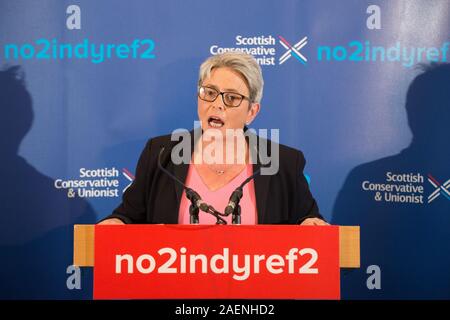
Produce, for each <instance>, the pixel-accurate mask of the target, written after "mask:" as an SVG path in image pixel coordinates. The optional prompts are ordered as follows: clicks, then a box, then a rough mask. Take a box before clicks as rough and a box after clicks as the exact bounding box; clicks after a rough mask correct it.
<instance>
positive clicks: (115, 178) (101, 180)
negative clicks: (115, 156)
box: [54, 167, 134, 198]
mask: <svg viewBox="0 0 450 320" xmlns="http://www.w3.org/2000/svg"><path fill="white" fill-rule="evenodd" d="M123 170H124V172H125V170H126V169H123ZM126 172H127V174H129V172H128V171H126ZM124 175H125V173H124ZM125 176H126V175H125ZM119 177H120V174H119V170H117V169H116V168H115V167H112V168H101V169H86V168H80V170H79V174H78V177H77V178H74V179H66V180H64V179H56V180H55V182H54V186H55V188H56V189H63V190H66V191H67V197H68V198H76V197H78V198H115V197H119V190H120V186H119V185H120V183H119ZM129 177H130V179H133V178H134V177H133V176H132V175H131V174H129ZM127 187H128V186H127ZM127 187H126V188H127ZM126 188H125V189H126ZM125 189H124V190H125Z"/></svg>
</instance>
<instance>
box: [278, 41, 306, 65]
mask: <svg viewBox="0 0 450 320" xmlns="http://www.w3.org/2000/svg"><path fill="white" fill-rule="evenodd" d="M278 38H279V39H280V40H279V42H280V44H281V45H282V46H283V47H284V48H285V49H286V52H285V53H284V54H283V55H282V56H281V57H280V59H279V63H280V64H283V63H285V62H286V61H287V60H288V59H289V58H290V57H294V58H296V59H297V60H298V61H300V62H301V63H302V64H306V62H307V59H306V57H305V56H304V55H303V54H301V53H300V50H301V49H302V48H303V47H304V46H305V45H306V44H307V43H308V37H304V38H303V39H301V40H300V41H299V42H297V43H296V44H294V45H293V46H292V45H291V44H290V43H289V42H288V41H287V40H286V39H285V38H283V37H282V36H278Z"/></svg>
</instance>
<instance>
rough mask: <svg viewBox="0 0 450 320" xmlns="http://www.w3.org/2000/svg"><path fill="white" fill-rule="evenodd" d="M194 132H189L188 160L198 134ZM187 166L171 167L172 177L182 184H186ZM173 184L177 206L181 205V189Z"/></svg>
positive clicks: (177, 184) (186, 164)
mask: <svg viewBox="0 0 450 320" xmlns="http://www.w3.org/2000/svg"><path fill="white" fill-rule="evenodd" d="M195 130H198V129H194V130H191V131H190V132H189V133H190V139H191V150H190V153H191V154H190V155H189V158H191V156H192V152H193V151H194V143H195V138H197V137H196V134H199V133H198V132H197V131H195ZM189 165H190V164H189V163H182V164H179V165H175V164H174V165H173V166H174V169H173V174H174V176H175V177H177V178H178V180H180V181H181V182H183V183H186V177H187V173H188V170H189ZM173 183H174V184H175V192H176V195H177V204H178V206H179V205H180V203H181V196H182V195H183V187H182V186H181V185H180V184H179V183H176V182H175V181H174V182H173ZM177 214H178V211H177Z"/></svg>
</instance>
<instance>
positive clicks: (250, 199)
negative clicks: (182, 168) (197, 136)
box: [178, 163, 258, 225]
mask: <svg viewBox="0 0 450 320" xmlns="http://www.w3.org/2000/svg"><path fill="white" fill-rule="evenodd" d="M252 174H253V165H252V164H248V165H247V166H246V168H245V169H244V170H242V172H241V173H240V174H239V175H238V176H236V177H235V178H234V179H233V180H231V181H230V182H229V183H228V184H227V185H225V186H223V187H222V188H220V189H218V190H216V191H211V190H209V189H208V187H207V186H206V185H205V183H204V182H203V180H202V178H201V177H200V175H199V174H198V172H197V170H196V169H195V166H194V165H193V164H192V163H191V164H190V165H189V170H188V174H187V178H186V183H185V184H186V185H187V186H188V187H189V188H192V189H194V190H195V191H197V193H198V194H199V195H200V196H201V197H202V200H203V201H204V202H206V203H207V204H209V205H212V206H213V207H214V208H215V209H216V210H217V211H219V212H222V213H223V212H224V210H225V207H226V206H227V204H228V201H229V199H230V196H231V193H233V191H234V190H235V189H236V188H237V187H239V185H240V184H241V183H242V182H244V180H245V179H247V177H249V176H251V175H252ZM239 204H240V205H241V224H247V225H249V224H250V225H255V224H257V222H258V218H257V217H258V215H257V210H256V197H255V185H254V183H253V180H251V181H250V182H249V183H247V184H246V185H245V186H244V189H243V196H242V198H241V201H240V203H239ZM190 205H191V202H190V201H189V200H188V198H186V193H185V192H184V191H183V195H182V196H181V203H180V211H179V213H178V223H179V224H189V219H190V216H189V206H190ZM222 218H224V219H225V220H226V221H227V223H228V224H230V225H231V215H229V216H228V217H222ZM199 223H200V224H215V223H216V218H215V217H214V216H213V215H210V214H209V213H206V212H203V211H199Z"/></svg>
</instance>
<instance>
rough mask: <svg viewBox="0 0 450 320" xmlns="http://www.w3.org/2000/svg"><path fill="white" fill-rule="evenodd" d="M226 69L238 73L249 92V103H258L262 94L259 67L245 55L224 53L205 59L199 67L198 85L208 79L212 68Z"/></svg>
mask: <svg viewBox="0 0 450 320" xmlns="http://www.w3.org/2000/svg"><path fill="white" fill-rule="evenodd" d="M221 67H227V68H230V69H232V70H234V71H236V72H238V73H240V74H241V75H242V76H243V77H244V79H245V81H246V82H247V86H248V88H249V91H250V96H249V99H250V101H251V102H255V103H260V102H261V99H262V94H263V87H264V80H263V76H262V71H261V67H260V66H259V64H258V62H256V59H255V58H254V57H253V56H252V55H251V54H247V53H242V52H225V53H222V54H218V55H214V56H211V57H209V58H208V59H206V60H205V61H204V62H203V63H202V65H201V66H200V73H199V79H198V84H199V85H201V84H202V83H203V81H204V80H205V79H206V78H208V77H209V76H210V74H211V71H212V70H213V69H214V68H221Z"/></svg>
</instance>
